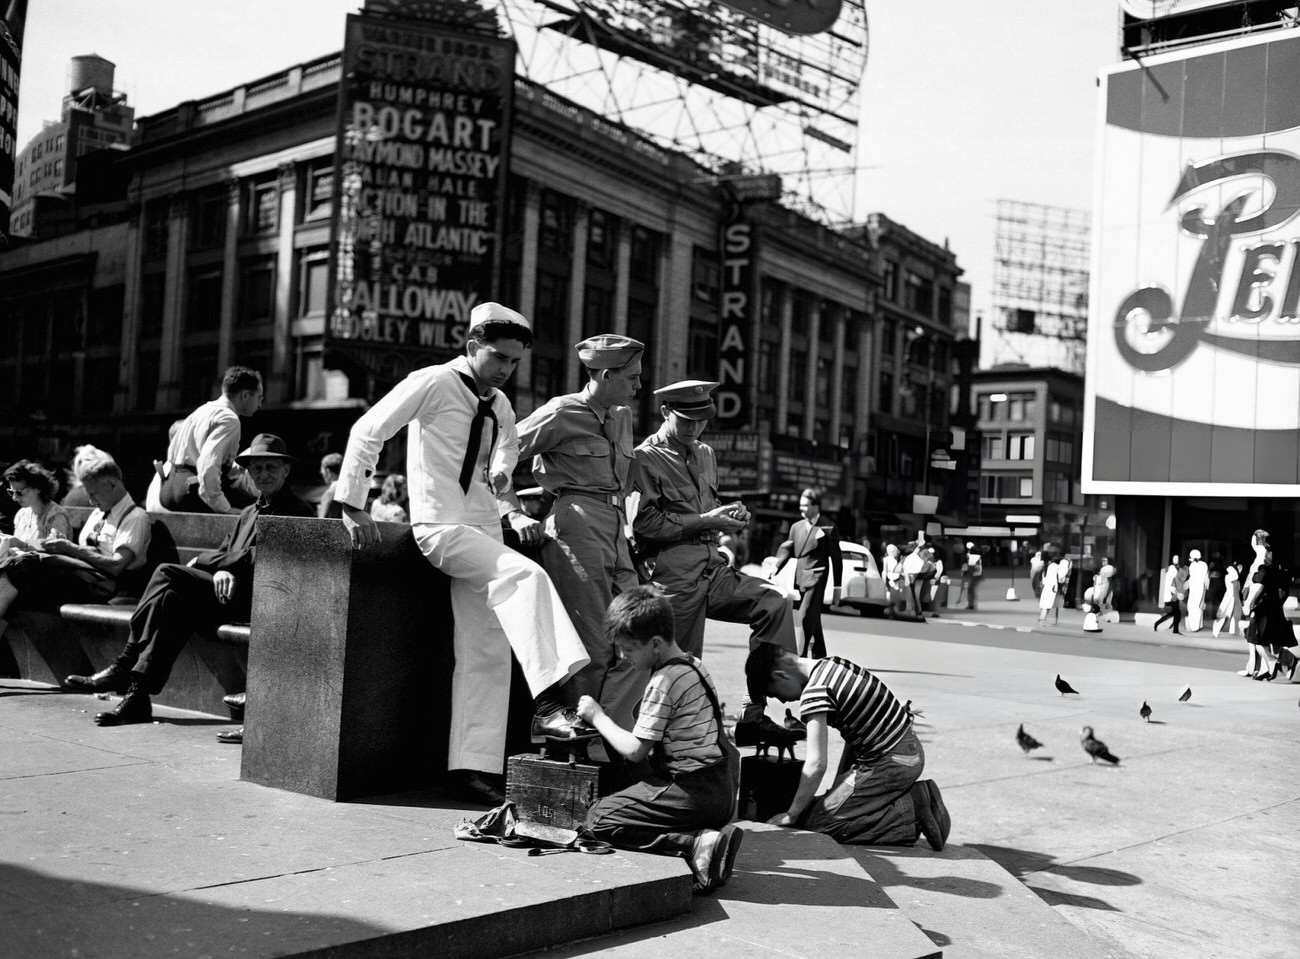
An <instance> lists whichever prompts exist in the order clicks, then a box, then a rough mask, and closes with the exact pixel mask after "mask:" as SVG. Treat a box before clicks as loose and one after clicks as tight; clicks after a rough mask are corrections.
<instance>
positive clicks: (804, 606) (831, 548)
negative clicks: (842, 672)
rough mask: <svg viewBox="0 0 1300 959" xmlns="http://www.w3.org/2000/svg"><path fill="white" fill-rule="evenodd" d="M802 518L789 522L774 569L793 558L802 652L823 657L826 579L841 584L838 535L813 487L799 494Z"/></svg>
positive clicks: (838, 586) (842, 575) (777, 570)
mask: <svg viewBox="0 0 1300 959" xmlns="http://www.w3.org/2000/svg"><path fill="white" fill-rule="evenodd" d="M799 512H800V513H801V514H802V515H803V519H801V520H796V521H795V522H793V523H791V524H790V534H789V536H788V537H787V538H786V541H785V542H784V543H782V544H781V548H780V549H778V550H777V551H776V570H775V571H774V572H773V574H772V575H773V576H775V575H776V573H779V572H780V571H781V567H783V566H784V565H785V564H786V563H787V562H789V561H790V560H791V559H793V560H794V561H795V568H794V585H795V588H796V589H798V590H799V609H800V610H801V611H802V613H803V652H802V654H801V655H803V656H805V657H811V658H812V659H825V658H826V635H825V634H824V633H823V632H822V606H823V604H824V602H825V594H826V580H827V577H829V576H834V577H835V588H836V589H841V588H842V587H843V577H844V565H843V563H842V562H841V561H840V534H839V531H838V530H836V529H835V524H834V523H832V522H831V521H830V520H828V519H826V518H825V517H824V516H822V505H821V495H820V494H819V493H818V492H817V491H816V490H814V489H806V490H804V491H803V492H802V493H800V494H799Z"/></svg>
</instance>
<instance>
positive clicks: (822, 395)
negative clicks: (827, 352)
mask: <svg viewBox="0 0 1300 959" xmlns="http://www.w3.org/2000/svg"><path fill="white" fill-rule="evenodd" d="M816 376H817V381H816V382H815V383H814V384H813V389H814V391H815V394H814V395H815V399H816V403H817V409H818V411H821V410H825V409H827V408H829V407H830V405H831V361H830V360H828V359H826V357H824V356H819V357H817V372H816Z"/></svg>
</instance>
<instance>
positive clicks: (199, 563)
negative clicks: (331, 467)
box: [64, 433, 315, 726]
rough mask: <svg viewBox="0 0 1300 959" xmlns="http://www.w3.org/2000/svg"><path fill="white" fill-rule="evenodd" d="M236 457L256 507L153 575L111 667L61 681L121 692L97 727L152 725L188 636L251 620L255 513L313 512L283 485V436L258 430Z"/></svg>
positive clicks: (286, 459) (286, 466)
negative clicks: (153, 700) (211, 544)
mask: <svg viewBox="0 0 1300 959" xmlns="http://www.w3.org/2000/svg"><path fill="white" fill-rule="evenodd" d="M236 459H237V462H238V463H239V465H240V466H242V467H244V468H245V469H246V470H248V473H249V476H250V477H251V478H252V480H253V482H254V483H255V484H256V486H257V490H258V498H257V502H256V503H254V504H253V505H252V506H248V507H245V508H244V509H243V510H242V511H241V512H240V514H239V520H238V522H236V523H235V528H234V529H233V530H231V532H230V535H229V536H227V537H226V541H225V542H224V543H222V544H221V545H220V546H219V547H217V548H216V549H215V550H210V551H209V552H206V553H202V554H200V555H199V556H196V557H195V558H194V559H192V560H190V562H189V563H188V564H187V565H184V566H182V565H180V564H179V563H163V564H162V565H161V566H159V567H158V568H157V569H156V570H154V573H153V576H152V577H151V578H150V580H149V585H148V586H147V587H145V591H144V595H143V596H142V597H141V599H140V604H139V606H137V607H136V611H135V614H134V615H133V616H132V617H131V636H130V638H129V639H128V640H127V643H126V646H125V647H124V648H123V650H122V653H121V655H120V656H118V658H117V660H116V661H115V662H114V663H113V664H112V665H111V666H109V667H108V668H107V669H103V670H100V671H99V672H98V673H95V674H94V675H93V676H69V677H68V678H67V679H65V680H64V685H65V686H67V687H69V688H70V689H77V690H83V691H86V692H101V691H111V692H118V693H125V696H124V697H123V698H122V701H121V702H120V703H118V705H117V707H116V708H115V709H112V710H110V711H108V712H103V713H99V714H98V715H97V716H96V717H95V723H96V724H97V725H99V726H124V725H127V724H129V723H147V722H149V721H150V719H152V718H153V712H152V707H151V705H150V702H149V696H150V694H154V695H156V694H157V693H159V692H160V691H161V690H162V688H163V686H164V685H165V684H166V682H167V677H168V676H169V675H170V674H171V670H172V665H173V664H174V663H175V662H176V657H177V656H179V655H180V652H181V650H182V649H183V648H184V647H185V644H186V643H187V642H189V638H190V636H191V635H193V634H194V633H195V632H198V633H202V634H213V633H215V632H216V629H217V627H218V626H219V625H221V624H222V623H246V622H248V621H249V618H250V615H251V612H252V599H253V560H254V558H255V555H256V549H255V547H256V541H257V517H258V516H260V515H274V516H314V515H315V510H313V509H312V508H311V507H310V506H308V505H307V504H306V503H304V502H303V501H302V500H300V499H299V498H298V497H297V496H295V495H294V494H293V493H292V492H291V491H290V490H289V488H288V486H287V485H286V483H287V482H288V479H289V470H290V467H291V464H292V463H293V462H294V458H293V457H292V456H290V455H289V454H288V453H287V452H285V444H284V440H282V439H280V437H278V436H275V435H273V434H271V433H259V434H258V435H257V436H256V437H254V439H253V442H252V443H251V444H250V445H249V447H248V449H246V450H244V452H242V453H240V454H239V456H238V457H237V458H236Z"/></svg>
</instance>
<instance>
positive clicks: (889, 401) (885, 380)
mask: <svg viewBox="0 0 1300 959" xmlns="http://www.w3.org/2000/svg"><path fill="white" fill-rule="evenodd" d="M879 406H880V412H882V413H893V412H894V374H893V373H887V372H885V371H884V370H881V371H880V403H879Z"/></svg>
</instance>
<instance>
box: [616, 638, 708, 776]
mask: <svg viewBox="0 0 1300 959" xmlns="http://www.w3.org/2000/svg"><path fill="white" fill-rule="evenodd" d="M687 658H688V659H690V661H691V662H692V663H694V664H695V666H696V667H697V668H698V669H699V670H700V672H701V673H703V674H704V676H705V677H706V678H707V679H708V681H709V685H710V686H712V687H713V688H714V690H715V692H714V695H715V696H716V695H717V692H716V690H717V687H716V686H715V685H714V683H713V677H711V676H709V671H708V670H707V669H706V668H705V667H704V664H703V663H701V662H700V661H699V660H698V659H696V658H695V657H694V656H689V655H688V656H687ZM632 735H634V736H636V738H637V739H644V740H646V741H647V742H662V743H663V747H664V755H665V758H666V759H667V762H668V769H669V771H670V772H672V773H674V774H680V773H688V772H692V771H694V770H696V769H702V768H703V767H705V766H712V765H713V764H715V763H716V762H717V761H718V760H719V759H721V758H722V749H721V747H719V746H718V723H717V721H716V720H715V719H714V718H713V704H712V703H710V702H709V697H708V694H707V693H705V691H704V687H703V686H702V685H701V684H700V677H699V675H698V674H697V673H696V672H695V670H694V669H691V668H690V667H689V666H686V665H684V664H682V663H674V664H670V665H668V666H663V667H661V668H659V669H656V670H655V671H654V673H653V674H651V676H650V682H649V683H648V684H647V685H646V688H645V693H644V694H643V695H642V697H641V712H640V714H639V715H638V716H637V720H636V728H635V729H633V730H632Z"/></svg>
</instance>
